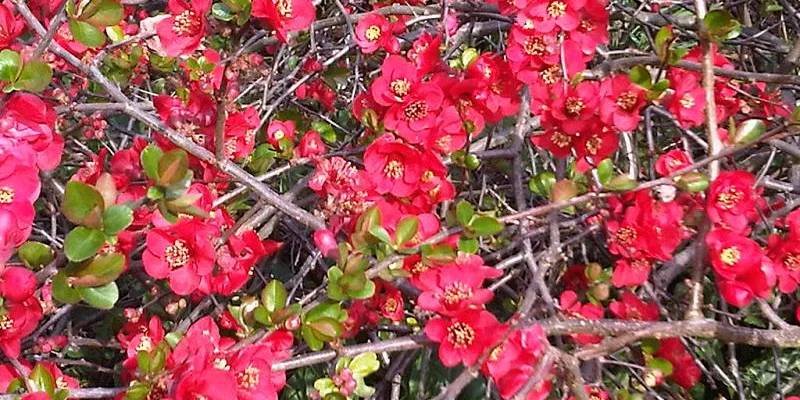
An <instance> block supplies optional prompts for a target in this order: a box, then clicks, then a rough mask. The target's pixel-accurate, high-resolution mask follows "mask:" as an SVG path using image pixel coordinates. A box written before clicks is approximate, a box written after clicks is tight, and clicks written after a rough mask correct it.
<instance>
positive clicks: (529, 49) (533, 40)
mask: <svg viewBox="0 0 800 400" xmlns="http://www.w3.org/2000/svg"><path fill="white" fill-rule="evenodd" d="M522 49H523V50H525V54H527V55H529V56H542V55H544V52H545V50H547V46H545V44H544V39H542V38H540V37H538V36H531V37H529V38H527V39H525V44H524V45H522Z"/></svg>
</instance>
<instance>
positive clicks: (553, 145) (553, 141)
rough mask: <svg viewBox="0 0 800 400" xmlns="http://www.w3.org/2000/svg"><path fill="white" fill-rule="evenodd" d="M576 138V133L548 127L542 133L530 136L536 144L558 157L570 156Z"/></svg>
mask: <svg viewBox="0 0 800 400" xmlns="http://www.w3.org/2000/svg"><path fill="white" fill-rule="evenodd" d="M576 140H577V137H576V136H575V135H571V134H567V133H564V132H562V131H561V130H560V129H558V128H548V129H547V130H545V131H544V133H542V134H541V135H535V136H531V137H530V141H531V143H532V144H533V145H534V146H536V147H539V148H542V149H545V150H547V151H549V152H551V153H553V155H554V156H556V157H558V158H567V157H569V156H570V155H571V152H572V149H573V147H574V145H575V144H574V143H575V141H576Z"/></svg>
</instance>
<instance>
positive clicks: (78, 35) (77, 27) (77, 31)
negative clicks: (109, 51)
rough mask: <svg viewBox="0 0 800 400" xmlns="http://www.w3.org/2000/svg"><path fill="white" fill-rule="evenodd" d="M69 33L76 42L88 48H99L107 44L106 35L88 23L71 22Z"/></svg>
mask: <svg viewBox="0 0 800 400" xmlns="http://www.w3.org/2000/svg"><path fill="white" fill-rule="evenodd" d="M69 31H70V32H71V33H72V37H74V38H75V40H77V41H78V42H79V43H81V44H82V45H84V46H86V47H91V48H97V47H100V46H102V45H103V44H104V43H105V42H106V35H104V34H103V32H101V31H100V30H99V29H97V28H96V27H95V26H94V25H92V24H90V23H88V22H84V21H78V20H74V19H73V20H70V21H69Z"/></svg>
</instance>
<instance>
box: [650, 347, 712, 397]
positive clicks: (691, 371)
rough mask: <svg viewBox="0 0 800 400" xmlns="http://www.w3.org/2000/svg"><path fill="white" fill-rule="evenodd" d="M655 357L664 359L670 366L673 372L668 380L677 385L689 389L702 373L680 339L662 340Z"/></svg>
mask: <svg viewBox="0 0 800 400" xmlns="http://www.w3.org/2000/svg"><path fill="white" fill-rule="evenodd" d="M655 356H656V357H660V358H664V359H666V360H667V361H669V362H670V363H671V364H672V368H673V370H672V374H671V375H670V376H669V379H670V380H671V381H673V382H675V383H677V384H678V385H681V386H682V387H684V388H686V389H690V388H691V387H692V386H694V385H696V384H697V382H699V381H700V377H701V376H702V372H701V371H700V368H698V367H697V365H696V364H695V362H694V357H692V354H691V353H689V351H688V350H686V347H684V345H683V343H682V342H681V340H680V339H678V338H668V339H662V340H661V347H659V349H658V351H657V352H656V354H655Z"/></svg>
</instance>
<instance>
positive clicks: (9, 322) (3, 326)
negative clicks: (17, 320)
mask: <svg viewBox="0 0 800 400" xmlns="http://www.w3.org/2000/svg"><path fill="white" fill-rule="evenodd" d="M13 327H14V320H13V319H12V318H11V317H9V316H8V314H6V315H3V318H0V331H7V330H9V329H11V328H13Z"/></svg>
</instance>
